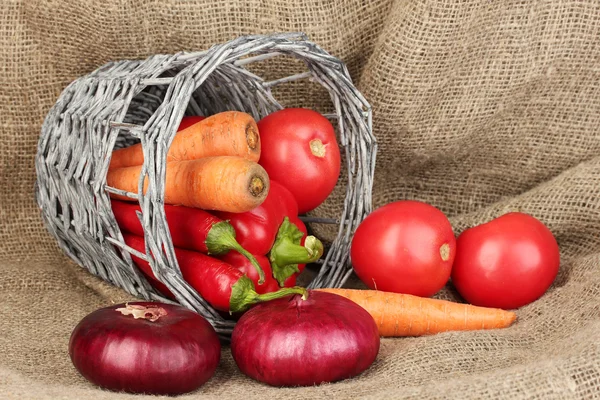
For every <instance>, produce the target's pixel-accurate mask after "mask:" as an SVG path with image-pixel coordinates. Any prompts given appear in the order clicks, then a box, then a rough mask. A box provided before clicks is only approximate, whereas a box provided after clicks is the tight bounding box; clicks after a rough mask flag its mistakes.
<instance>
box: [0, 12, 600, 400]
mask: <svg viewBox="0 0 600 400" xmlns="http://www.w3.org/2000/svg"><path fill="white" fill-rule="evenodd" d="M0 18H1V22H0V65H1V67H2V73H1V74H0V79H1V85H0V99H1V102H0V107H1V110H2V112H1V114H0V115H1V116H2V117H1V118H2V120H1V121H2V122H1V128H0V129H1V135H0V149H1V150H0V160H1V161H0V165H1V168H2V173H1V174H0V199H1V202H0V238H1V240H0V243H1V244H0V271H1V277H0V296H1V301H0V304H1V305H0V398H2V399H12V398H18V399H45V398H49V399H59V398H62V399H79V398H95V399H105V398H106V399H108V398H111V399H112V398H142V397H143V396H130V395H118V394H114V393H110V392H106V391H101V390H99V389H97V388H96V387H94V386H92V385H90V384H89V383H87V382H86V381H85V380H84V379H83V378H81V377H80V376H79V375H78V374H77V372H76V371H75V370H74V368H73V367H72V365H71V363H70V360H69V357H68V354H67V343H68V338H69V335H70V332H71V330H72V329H73V327H74V326H75V324H76V323H77V322H78V321H79V320H80V319H81V318H82V317H83V316H84V315H86V314H87V313H89V312H91V311H93V310H95V309H96V308H99V307H101V306H106V305H109V304H112V303H115V302H121V301H125V300H129V299H130V296H128V295H127V294H126V293H125V292H123V291H121V290H120V289H117V288H114V287H111V286H110V285H108V284H106V283H104V282H102V281H101V280H99V279H97V278H95V277H93V276H91V275H90V274H88V273H87V272H85V271H84V270H82V269H81V268H80V267H78V266H77V265H75V264H74V263H72V262H71V261H70V260H68V259H67V258H66V256H64V255H63V254H62V253H61V252H60V251H59V250H58V247H57V246H56V244H55V242H54V240H53V238H52V237H51V236H50V235H49V234H48V233H47V232H46V230H45V229H44V228H43V226H42V222H41V219H40V217H39V213H38V210H37V208H36V204H35V203H34V199H33V182H34V179H35V172H34V166H33V159H34V154H35V151H36V144H37V140H38V135H39V131H40V126H41V123H42V121H43V118H44V117H45V115H46V113H47V111H48V110H49V108H50V107H51V106H52V104H53V102H54V101H55V100H56V98H57V96H58V95H59V93H60V92H61V90H62V89H63V88H64V87H65V86H66V85H67V84H68V83H69V82H70V81H72V80H73V79H75V78H76V77H78V76H80V75H83V74H86V73H88V72H90V71H91V70H93V69H95V68H96V67H98V66H99V65H101V64H104V63H105V62H107V61H109V60H117V59H123V58H140V57H146V56H148V55H150V54H154V53H174V52H177V51H180V50H198V49H204V48H207V47H208V46H210V45H211V44H212V43H219V42H223V41H226V40H229V39H232V38H234V37H236V36H238V35H241V34H247V33H269V32H275V31H298V30H301V31H305V32H306V33H308V34H309V36H310V38H311V40H313V41H315V42H317V43H318V44H319V45H321V46H322V47H324V48H325V49H327V50H328V51H330V52H331V53H332V54H334V55H336V56H338V57H340V58H341V59H342V60H344V61H345V62H346V63H347V64H348V66H349V69H350V71H351V73H352V75H353V78H354V80H355V82H356V83H357V85H358V87H359V89H360V90H361V92H362V93H363V94H364V95H365V96H366V98H367V99H368V100H369V101H370V102H371V104H372V105H373V107H374V133H375V135H376V136H377V138H378V141H379V143H380V151H379V156H378V167H377V172H376V180H375V190H374V203H375V205H376V206H379V205H382V204H384V203H386V202H389V201H393V200H397V199H420V200H423V201H427V202H429V203H431V204H434V205H435V206H437V207H439V208H440V209H441V210H443V211H444V212H446V213H447V214H448V215H449V216H450V217H451V220H452V222H453V226H454V228H455V232H456V233H457V234H458V233H460V232H461V231H462V230H463V229H465V228H466V227H469V226H472V225H474V224H476V223H480V222H484V221H487V220H489V219H491V218H492V217H494V216H497V215H500V214H502V213H504V212H507V211H509V210H515V209H518V210H521V211H524V212H528V213H531V214H532V215H534V216H536V217H538V218H539V219H541V220H542V221H543V222H544V223H546V224H547V225H548V226H549V227H550V229H551V230H552V231H553V232H554V234H555V235H556V237H557V239H558V241H559V244H560V246H561V255H562V263H561V270H560V273H559V277H558V278H557V280H556V282H555V285H554V286H553V287H552V288H551V290H550V291H549V292H548V293H547V294H546V295H545V296H544V297H543V298H542V299H540V300H539V301H537V302H535V303H534V304H531V305H529V306H526V307H524V308H522V309H520V310H519V311H518V317H519V320H518V323H517V324H516V325H514V326H513V327H511V328H509V329H506V330H500V331H482V332H470V333H447V334H440V335H437V336H431V337H424V338H406V339H385V340H383V341H382V347H381V352H380V354H379V357H378V359H377V361H376V362H375V364H374V365H373V366H372V368H370V369H369V370H368V371H367V372H366V373H364V374H363V375H361V376H360V377H358V378H356V379H352V380H347V381H344V382H340V383H336V384H329V385H322V386H319V387H314V388H303V389H275V388H270V387H266V386H263V385H261V384H258V383H256V382H254V381H252V380H250V379H248V378H245V377H244V376H242V375H241V374H240V373H239V372H238V371H237V369H236V366H235V364H234V363H233V361H232V359H231V356H230V354H229V349H228V348H225V349H224V351H223V359H222V363H221V366H220V368H219V369H218V372H217V374H216V376H215V377H214V378H213V379H212V380H211V381H210V382H209V383H208V384H206V385H205V386H204V387H202V388H201V389H200V390H199V391H198V392H196V393H193V394H190V395H187V396H183V398H207V399H208V398H220V399H221V398H242V397H244V398H249V399H250V398H272V399H275V398H290V399H304V398H325V397H328V398H329V397H334V398H386V399H388V398H419V399H435V398H439V399H442V398H444V399H447V398H456V399H466V398H501V399H517V398H537V399H590V398H600V394H599V393H600V297H599V296H600V44H599V42H598V40H599V39H600V2H598V1H597V0H586V1H584V0H571V1H569V0H546V1H539V0H536V1H513V0H511V1H504V2H490V1H484V0H479V1H476V0H444V1H400V0H398V1H392V0H377V1H362V0H339V1H335V2H330V1H324V0H299V1H296V2H289V1H287V0H266V1H258V0H255V1H249V2H245V3H243V4H242V3H238V2H235V1H232V0H223V1H202V0H191V1H184V0H154V1H151V0H147V1H145V0H144V1H140V0H137V1H133V0H131V1H130V0H123V1H121V0H119V1H115V0H109V1H105V2H98V1H93V0H53V1H43V0H27V1H26V0H4V1H2V3H1V5H0ZM281 68H286V67H285V66H282V67H281ZM276 70H277V69H274V72H273V73H275V72H276ZM280 94H281V96H283V98H284V99H285V103H286V104H290V105H305V106H311V107H312V106H319V107H326V101H325V100H326V97H324V96H323V95H322V94H323V93H322V92H321V91H320V90H319V89H315V87H314V86H308V85H306V84H305V83H296V84H293V85H291V86H290V87H289V88H288V89H286V90H284V92H283V93H280ZM342 184H343V182H341V184H340V188H339V189H338V190H336V192H335V193H334V196H333V197H332V198H331V199H330V201H328V202H327V204H325V205H324V206H322V207H321V208H320V209H319V210H318V212H317V214H318V215H322V216H325V215H331V214H333V213H335V212H336V210H339V207H340V205H341V201H342V195H343V190H341V189H342V187H341V185H342ZM318 231H319V232H320V234H321V235H323V236H324V237H326V236H328V233H329V232H327V231H325V230H318ZM440 296H442V297H445V298H451V299H456V298H455V297H454V294H453V292H452V290H450V289H448V290H446V291H444V292H443V293H441V294H440ZM298 367H299V368H303V367H308V366H302V365H299V366H298Z"/></svg>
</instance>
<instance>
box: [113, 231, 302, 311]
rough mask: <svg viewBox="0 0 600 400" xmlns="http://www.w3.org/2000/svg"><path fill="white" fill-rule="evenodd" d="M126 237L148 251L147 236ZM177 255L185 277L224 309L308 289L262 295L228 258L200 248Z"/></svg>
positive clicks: (143, 265)
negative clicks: (202, 251) (211, 253)
mask: <svg viewBox="0 0 600 400" xmlns="http://www.w3.org/2000/svg"><path fill="white" fill-rule="evenodd" d="M123 238H124V239H125V244H127V245H128V246H129V247H131V248H133V249H135V250H137V251H139V252H141V253H144V252H145V244H144V238H143V237H141V236H136V235H132V234H127V233H126V234H124V235H123ZM175 256H176V257H177V263H178V264H179V269H180V270H181V275H182V276H183V279H184V280H185V281H186V282H188V283H189V284H190V286H192V287H193V288H194V289H195V290H196V291H197V292H198V293H199V294H200V295H201V296H202V297H203V298H204V299H205V300H206V301H207V302H208V303H209V304H211V305H212V306H213V307H214V308H215V309H217V310H220V311H227V312H230V313H235V312H241V311H245V310H246V309H248V308H249V307H250V306H251V305H253V304H257V303H260V302H264V301H270V300H274V299H278V298H280V297H285V296H288V295H291V294H301V295H305V294H306V289H305V288H302V287H292V288H283V289H279V290H277V291H275V292H269V293H264V294H259V293H257V292H256V289H255V287H254V283H252V280H250V279H249V278H248V277H246V276H245V275H244V274H243V273H242V272H241V271H240V270H238V269H236V268H234V267H232V266H231V265H229V264H228V263H226V262H225V261H222V260H219V259H216V258H213V257H210V256H207V255H205V254H202V253H198V252H196V251H189V250H183V249H178V248H175ZM131 257H132V259H133V261H134V263H135V264H136V265H137V266H138V268H140V269H141V270H142V271H143V272H144V274H145V275H147V276H150V277H151V278H153V279H154V280H155V281H156V277H155V276H154V273H153V272H152V269H151V268H150V264H149V263H148V262H147V261H144V260H142V259H141V258H139V257H136V256H135V255H132V256H131Z"/></svg>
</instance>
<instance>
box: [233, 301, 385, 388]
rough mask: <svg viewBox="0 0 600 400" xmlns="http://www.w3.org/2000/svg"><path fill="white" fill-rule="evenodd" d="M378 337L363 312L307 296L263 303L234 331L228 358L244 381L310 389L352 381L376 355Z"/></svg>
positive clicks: (346, 304) (347, 304) (351, 305)
mask: <svg viewBox="0 0 600 400" xmlns="http://www.w3.org/2000/svg"><path fill="white" fill-rule="evenodd" d="M379 345H380V339H379V331H378V329H377V325H376V323H375V321H374V320H373V317H371V315H369V313H367V312H366V311H365V310H364V309H363V308H361V307H360V306H358V305H357V304H355V303H353V302H351V301H349V300H348V299H346V298H343V297H341V296H338V295H332V294H331V293H326V292H315V291H309V294H308V298H307V299H306V300H303V299H302V297H301V296H299V295H295V296H293V297H292V298H282V299H278V300H273V301H270V302H267V303H261V304H258V305H256V306H254V307H253V308H252V309H250V310H249V311H247V312H246V313H245V314H244V315H243V316H242V317H241V318H240V320H239V321H238V323H237V324H236V326H235V328H234V329H233V333H232V338H231V352H232V355H233V359H234V360H235V362H236V364H237V365H238V368H239V369H240V370H241V371H242V372H243V373H244V374H245V375H247V376H249V377H251V378H253V379H255V380H257V381H260V382H264V383H267V384H269V385H272V386H311V385H318V384H321V383H325V382H335V381H339V380H342V379H346V378H351V377H353V376H356V375H358V374H360V373H361V372H363V371H364V370H366V369H367V368H369V366H370V365H371V364H372V363H373V361H375V359H376V357H377V354H378V352H379Z"/></svg>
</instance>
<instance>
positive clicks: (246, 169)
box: [106, 156, 269, 213]
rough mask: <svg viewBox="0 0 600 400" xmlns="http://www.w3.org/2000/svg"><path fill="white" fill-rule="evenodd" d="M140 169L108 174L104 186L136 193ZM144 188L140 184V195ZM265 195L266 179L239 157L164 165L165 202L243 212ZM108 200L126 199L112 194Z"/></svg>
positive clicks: (146, 184) (253, 163)
mask: <svg viewBox="0 0 600 400" xmlns="http://www.w3.org/2000/svg"><path fill="white" fill-rule="evenodd" d="M141 169H142V167H141V166H133V167H126V168H117V169H113V170H112V171H108V174H107V176H106V182H107V184H108V186H112V187H113V188H116V189H121V190H124V191H127V192H133V193H137V191H138V183H139V176H140V172H141ZM147 188H148V180H147V178H146V179H145V181H144V193H145V192H146V190H147ZM268 192H269V176H268V175H267V173H266V172H265V170H264V169H263V167H261V166H260V165H258V164H257V163H255V162H253V161H248V160H246V159H244V158H241V157H233V156H219V157H206V158H200V159H198V160H190V161H171V162H168V163H167V170H166V181H165V203H166V204H173V205H182V206H187V207H197V208H202V209H204V210H219V211H228V212H236V213H241V212H246V211H250V210H252V209H253V208H255V207H258V206H259V205H260V204H261V203H262V202H263V201H264V200H265V198H266V197H267V193H268ZM110 195H111V197H112V198H115V199H121V200H129V201H131V200H132V199H130V198H127V197H125V196H120V195H117V194H114V193H111V194H110Z"/></svg>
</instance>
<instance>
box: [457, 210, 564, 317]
mask: <svg viewBox="0 0 600 400" xmlns="http://www.w3.org/2000/svg"><path fill="white" fill-rule="evenodd" d="M456 251H457V253H456V260H455V261H454V267H453V270H452V283H453V284H454V286H455V287H456V289H457V290H458V292H459V293H460V294H461V295H462V296H463V297H464V298H465V300H467V301H468V302H469V303H471V304H475V305H478V306H484V307H497V308H504V309H514V308H519V307H522V306H524V305H526V304H529V303H531V302H533V301H535V300H537V299H538V298H540V297H541V296H542V295H543V294H544V293H545V292H546V290H548V288H549V287H550V285H551V284H552V282H553V281H554V279H555V278H556V275H557V273H558V269H559V265H560V253H559V248H558V244H557V243H556V239H555V238H554V236H553V235H552V232H551V231H550V230H549V229H548V228H547V227H546V226H545V225H544V224H543V223H542V222H540V221H539V220H537V219H535V218H534V217H532V216H530V215H527V214H523V213H518V212H513V213H509V214H505V215H503V216H501V217H499V218H496V219H494V220H492V221H490V222H488V223H485V224H482V225H479V226H476V227H474V228H470V229H467V230H465V231H464V232H463V233H462V234H461V235H460V236H459V237H458V241H457V250H456Z"/></svg>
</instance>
